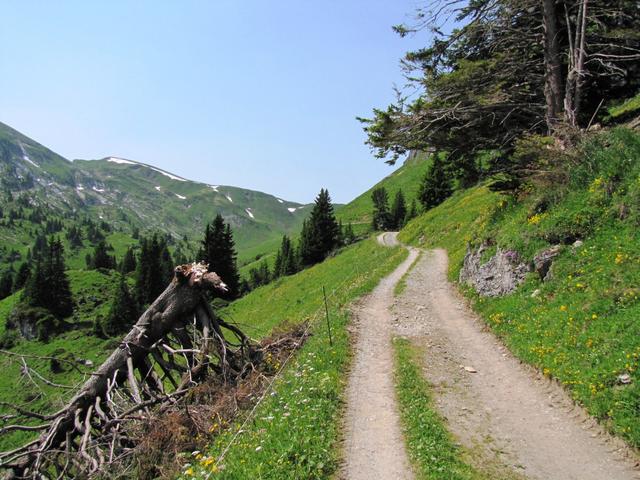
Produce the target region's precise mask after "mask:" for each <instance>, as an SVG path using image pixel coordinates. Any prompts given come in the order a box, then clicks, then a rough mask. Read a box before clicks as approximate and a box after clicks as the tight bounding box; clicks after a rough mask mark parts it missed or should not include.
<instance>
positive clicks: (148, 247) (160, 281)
mask: <svg viewBox="0 0 640 480" xmlns="http://www.w3.org/2000/svg"><path fill="white" fill-rule="evenodd" d="M172 270H173V266H172V265H171V256H170V255H169V251H168V249H167V244H166V242H165V241H164V239H160V238H158V235H157V234H153V236H152V237H151V238H142V239H140V257H139V259H138V262H137V267H136V275H135V276H136V287H135V298H136V301H137V302H138V305H140V306H143V305H147V304H150V303H151V302H153V301H154V300H155V299H156V297H157V296H158V295H160V294H161V293H162V292H163V291H164V289H165V287H166V286H167V283H169V282H170V281H171V276H172Z"/></svg>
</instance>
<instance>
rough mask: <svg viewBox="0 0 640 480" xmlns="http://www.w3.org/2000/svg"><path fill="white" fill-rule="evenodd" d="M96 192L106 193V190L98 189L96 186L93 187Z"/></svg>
mask: <svg viewBox="0 0 640 480" xmlns="http://www.w3.org/2000/svg"><path fill="white" fill-rule="evenodd" d="M91 188H92V190H93V191H94V192H98V193H102V192H104V188H98V187H96V186H95V185H94V186H93V187H91Z"/></svg>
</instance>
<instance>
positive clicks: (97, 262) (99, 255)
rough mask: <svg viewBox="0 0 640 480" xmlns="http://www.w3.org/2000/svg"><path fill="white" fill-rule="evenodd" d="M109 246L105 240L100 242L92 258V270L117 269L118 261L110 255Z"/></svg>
mask: <svg viewBox="0 0 640 480" xmlns="http://www.w3.org/2000/svg"><path fill="white" fill-rule="evenodd" d="M108 250H109V245H107V242H105V241H104V240H100V241H99V242H98V243H97V245H96V246H95V248H94V250H93V256H92V257H91V266H90V268H92V269H96V270H97V269H99V268H104V269H113V268H116V259H115V258H114V257H112V256H111V255H109V251H108Z"/></svg>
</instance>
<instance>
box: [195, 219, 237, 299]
mask: <svg viewBox="0 0 640 480" xmlns="http://www.w3.org/2000/svg"><path fill="white" fill-rule="evenodd" d="M201 245H202V246H201V249H200V254H199V258H200V260H202V261H204V262H205V263H208V264H209V271H210V272H216V273H217V274H218V275H219V276H220V278H221V279H222V281H223V282H224V283H226V284H227V287H228V288H229V291H228V293H227V294H226V295H224V297H225V298H236V297H237V296H238V294H239V285H240V276H239V274H238V266H237V253H236V250H235V242H234V240H233V231H232V230H231V226H230V225H229V224H225V221H224V218H223V217H222V215H220V214H218V215H216V218H215V219H214V220H213V222H212V223H211V224H210V225H207V226H206V227H205V233H204V239H203V240H202V242H201Z"/></svg>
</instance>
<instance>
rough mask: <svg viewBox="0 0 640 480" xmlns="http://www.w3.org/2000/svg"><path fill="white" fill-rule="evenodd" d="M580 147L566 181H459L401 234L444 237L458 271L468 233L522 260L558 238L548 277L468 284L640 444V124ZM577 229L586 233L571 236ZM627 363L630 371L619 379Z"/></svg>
mask: <svg viewBox="0 0 640 480" xmlns="http://www.w3.org/2000/svg"><path fill="white" fill-rule="evenodd" d="M574 153H575V157H573V158H575V159H576V161H572V160H571V157H569V158H565V159H564V161H565V163H564V164H561V166H560V167H559V168H560V172H559V173H560V174H561V178H564V179H565V180H564V183H563V184H558V183H555V184H550V185H549V184H547V185H546V186H545V185H539V186H537V187H535V188H533V189H530V190H529V191H526V192H522V193H521V194H520V195H519V196H518V197H512V196H500V195H497V194H495V193H491V192H490V191H489V190H488V189H487V188H485V187H476V188H473V189H470V190H466V191H460V192H458V193H456V194H454V195H453V196H452V197H451V198H450V199H449V200H447V201H445V202H444V203H443V204H442V205H440V206H438V207H436V208H434V209H432V210H430V211H428V212H426V213H425V214H423V215H422V216H420V217H419V218H416V219H414V220H413V221H412V222H410V223H409V224H408V225H407V226H406V227H405V229H404V230H403V231H402V232H401V234H400V239H401V240H402V241H404V242H407V243H409V244H412V245H420V246H422V247H427V248H434V247H442V248H445V249H447V250H448V251H449V254H450V266H449V268H450V278H451V279H452V280H456V279H457V277H458V272H459V271H460V268H461V265H462V259H463V257H464V253H465V251H466V246H467V243H471V245H476V246H477V245H480V244H481V243H483V242H490V243H491V244H492V245H497V246H499V247H500V248H502V249H509V250H514V251H516V252H518V253H519V254H520V255H521V256H522V257H523V258H524V259H525V260H526V261H531V260H532V258H533V256H534V255H535V254H536V253H537V252H540V251H541V250H543V249H544V248H547V247H549V246H551V245H556V244H560V245H561V253H560V255H559V257H558V258H557V259H556V260H555V261H554V263H553V266H552V270H551V271H552V276H551V278H550V279H549V280H547V281H544V282H543V281H541V280H540V278H539V276H538V274H537V273H531V274H529V275H528V277H527V280H526V281H525V283H524V284H523V285H521V286H520V287H519V288H518V289H517V291H516V292H515V293H513V294H511V295H507V296H504V297H498V298H486V297H479V296H477V295H476V294H475V292H474V291H471V290H470V289H465V293H466V294H467V295H468V296H469V297H470V299H472V301H473V304H474V307H475V309H476V310H477V311H478V312H479V313H480V314H481V315H482V316H483V318H484V319H485V320H486V322H487V324H488V325H489V326H490V327H491V329H492V330H493V331H494V332H495V333H496V334H497V335H498V336H500V337H501V338H502V339H503V341H504V342H505V343H506V344H507V346H508V347H509V348H510V349H511V350H512V351H513V352H514V353H515V354H516V355H518V356H519V357H520V358H521V359H522V360H524V361H525V362H527V363H530V364H532V365H534V366H535V367H536V368H538V369H539V370H540V371H542V372H543V373H544V375H546V376H548V377H551V378H554V379H557V380H558V381H559V382H560V383H562V384H563V385H564V386H565V387H566V388H567V389H568V390H569V391H570V393H571V395H572V396H573V398H574V399H575V400H576V401H577V402H578V403H579V404H582V405H584V406H585V407H586V408H587V409H588V411H589V412H590V413H591V414H592V415H594V416H595V417H596V418H597V419H598V420H599V421H600V422H602V423H603V424H605V425H606V426H607V427H608V428H610V430H611V431H613V432H614V433H616V434H618V435H620V436H622V437H623V438H625V439H626V440H627V441H628V442H629V443H630V444H631V445H633V446H635V447H638V446H640V418H639V417H638V411H640V383H639V382H638V381H637V371H638V366H639V365H640V324H639V323H638V321H637V319H638V317H639V316H640V299H639V297H640V255H639V254H638V246H639V245H640V233H639V232H640V230H639V229H638V226H639V225H640V223H639V221H640V201H639V200H640V134H639V133H638V132H635V131H631V130H628V129H624V128H618V129H616V130H613V131H611V132H607V133H602V134H599V135H596V136H592V137H591V138H589V139H588V140H586V141H585V142H584V143H583V144H582V146H581V147H580V148H579V149H578V150H577V151H576V152H574ZM576 240H580V242H583V243H582V244H580V243H578V244H576V245H575V246H574V245H573V244H574V242H575V241H576ZM493 251H495V247H494V249H493ZM487 259H488V257H487ZM622 375H628V376H629V378H630V379H631V380H630V382H629V383H621V381H620V380H619V379H620V378H621V376H622Z"/></svg>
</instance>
